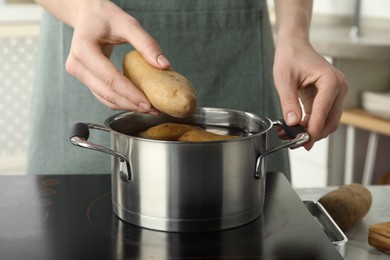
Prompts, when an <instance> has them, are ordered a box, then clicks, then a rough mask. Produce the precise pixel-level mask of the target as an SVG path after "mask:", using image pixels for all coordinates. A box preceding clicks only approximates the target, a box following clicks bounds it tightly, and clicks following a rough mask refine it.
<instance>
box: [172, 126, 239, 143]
mask: <svg viewBox="0 0 390 260" xmlns="http://www.w3.org/2000/svg"><path fill="white" fill-rule="evenodd" d="M234 138H238V136H232V135H219V134H214V133H211V132H208V131H206V130H203V129H194V130H191V131H188V132H186V133H185V134H183V135H182V136H180V137H179V139H178V141H182V142H208V141H219V140H230V139H234Z"/></svg>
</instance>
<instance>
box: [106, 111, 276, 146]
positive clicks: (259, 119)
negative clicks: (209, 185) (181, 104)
mask: <svg viewBox="0 0 390 260" xmlns="http://www.w3.org/2000/svg"><path fill="white" fill-rule="evenodd" d="M213 113H214V114H216V115H217V114H221V115H224V116H225V118H227V116H239V117H241V118H240V119H241V120H243V119H245V120H244V121H245V122H248V123H250V122H252V124H255V125H258V126H259V125H260V124H261V131H260V130H259V131H253V129H247V128H241V127H235V128H240V129H243V130H246V131H248V132H249V133H250V134H249V135H247V136H240V137H238V138H234V139H229V140H213V141H206V142H190V144H191V145H197V144H199V145H205V144H206V143H223V142H237V141H241V140H246V139H252V138H254V137H257V136H260V135H263V134H264V133H266V132H268V131H269V130H270V129H271V128H272V127H273V125H274V123H273V122H272V120H271V119H269V118H268V117H266V116H261V115H257V114H254V113H251V112H245V111H240V110H236V109H226V108H215V107H197V108H196V110H195V112H194V113H193V114H192V115H191V116H189V117H186V118H175V117H171V116H169V115H166V114H163V113H162V114H160V115H159V116H155V115H150V114H141V113H137V112H134V111H124V112H120V113H117V114H114V115H112V116H110V117H108V118H107V119H106V120H105V121H104V126H105V127H106V129H107V130H108V131H109V132H111V133H115V134H117V135H120V136H126V137H129V138H133V139H135V140H139V141H146V142H154V143H155V142H157V143H175V144H189V142H185V141H176V140H174V141H172V140H155V139H148V138H142V137H138V136H134V135H129V134H126V133H124V132H125V131H124V132H122V131H120V130H117V129H115V127H113V126H112V125H113V124H114V123H117V122H118V121H119V120H121V119H127V118H129V117H131V116H134V117H135V118H137V119H140V118H142V119H143V120H145V121H152V122H154V121H161V122H160V123H165V122H172V123H186V124H195V125H204V126H222V127H227V128H229V125H226V124H227V122H223V121H219V122H208V123H207V122H206V123H204V124H199V123H196V122H195V121H196V119H204V118H207V115H208V114H213ZM191 120H192V121H191ZM157 124H158V123H154V124H153V123H151V124H147V125H144V127H152V126H154V125H157ZM252 127H253V126H252ZM131 129H132V128H128V129H127V130H126V131H128V130H131Z"/></svg>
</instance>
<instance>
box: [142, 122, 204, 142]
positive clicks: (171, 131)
mask: <svg viewBox="0 0 390 260" xmlns="http://www.w3.org/2000/svg"><path fill="white" fill-rule="evenodd" d="M193 129H198V127H196V126H193V125H186V124H176V123H163V124H159V125H156V126H153V127H150V128H148V129H147V130H145V131H143V132H141V133H139V134H138V136H139V137H142V138H147V139H153V140H165V141H177V139H178V138H179V137H180V136H182V135H183V134H185V133H187V132H188V131H191V130H193Z"/></svg>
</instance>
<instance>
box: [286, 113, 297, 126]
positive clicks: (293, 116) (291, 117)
mask: <svg viewBox="0 0 390 260" xmlns="http://www.w3.org/2000/svg"><path fill="white" fill-rule="evenodd" d="M287 124H288V125H296V124H298V115H297V113H295V112H290V113H288V115H287Z"/></svg>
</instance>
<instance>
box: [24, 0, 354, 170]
mask: <svg viewBox="0 0 390 260" xmlns="http://www.w3.org/2000/svg"><path fill="white" fill-rule="evenodd" d="M37 2H38V3H40V4H41V5H42V6H43V7H44V8H45V9H46V10H47V11H48V13H45V14H44V17H43V20H42V29H41V37H40V40H39V51H38V65H37V74H36V81H35V88H34V94H33V95H34V96H33V98H34V99H33V111H32V114H33V116H32V120H31V121H32V130H31V139H30V140H31V143H30V150H29V161H28V172H29V173H41V174H44V173H47V174H61V173H65V174H70V173H108V172H109V166H110V158H109V156H107V155H104V154H100V153H96V152H93V151H86V150H84V149H77V148H74V147H72V146H71V144H70V143H69V141H68V140H67V132H68V129H69V127H70V126H71V125H73V123H75V122H98V123H102V122H103V121H104V119H105V118H107V117H108V116H109V115H111V114H112V113H116V112H115V111H113V110H132V111H137V112H139V113H150V114H158V111H157V110H156V109H154V108H153V107H152V106H151V104H150V102H149V101H148V99H147V98H146V97H145V96H144V95H143V93H142V92H140V91H139V90H138V89H137V88H136V87H135V86H134V85H133V84H132V82H130V81H129V80H128V79H127V78H125V77H124V76H123V75H122V73H121V71H120V68H121V62H122V59H123V56H124V54H125V53H126V52H127V51H129V50H130V49H132V48H135V49H137V50H138V51H139V52H140V53H141V54H142V55H143V56H144V58H145V59H146V60H147V61H148V62H149V63H150V64H151V65H153V66H155V67H157V68H161V69H166V68H168V67H169V66H173V67H174V68H175V69H176V70H177V71H179V72H180V73H181V74H183V75H185V76H186V77H187V78H189V79H190V80H191V81H192V83H193V85H194V86H195V88H196V91H197V94H198V100H199V105H200V106H212V107H221V108H234V109H239V110H243V111H248V112H253V113H256V114H260V115H265V116H267V117H270V118H279V117H281V115H282V113H281V111H280V104H279V99H278V96H277V93H278V94H279V98H280V102H281V107H282V111H283V117H284V119H285V120H286V122H287V124H289V125H295V124H298V123H300V122H301V120H303V121H302V122H301V123H302V125H303V126H304V127H306V128H307V131H308V133H309V135H310V141H309V142H308V143H307V144H306V145H305V148H306V149H308V150H309V149H310V148H311V147H312V146H313V144H314V142H315V141H317V140H319V139H321V138H324V137H326V136H327V135H328V134H329V133H331V132H332V131H334V130H335V129H336V127H337V125H338V122H339V119H340V116H341V110H342V101H343V99H344V97H345V94H346V91H347V84H346V82H345V80H344V77H343V75H342V73H341V72H339V71H338V70H337V69H335V68H334V67H332V66H331V65H330V64H329V63H328V62H326V61H325V60H324V59H323V58H322V57H321V56H320V55H319V54H318V53H316V52H315V50H314V49H313V47H312V46H311V45H310V43H309V27H310V17H311V9H312V1H311V0H290V1H282V0H276V1H275V7H276V14H277V23H276V26H277V40H276V52H275V51H274V49H273V37H272V30H271V26H270V24H269V19H268V13H267V6H266V1H265V0H240V1H236V0H195V1H193V0H191V1H189V0H187V1H183V0H164V1H156V0H115V1H108V0H68V1H60V0H38V1H37ZM114 46H115V48H113V47H114ZM274 54H275V60H273V59H274ZM107 57H110V60H109V59H108V58H107ZM273 64H274V67H273V68H272V66H273ZM68 73H69V74H70V75H69V74H68ZM71 75H73V76H74V77H72V76H71ZM273 77H274V79H275V86H276V90H277V91H275V88H274V85H273ZM85 86H86V87H85ZM91 93H92V94H91ZM298 96H300V98H301V102H302V103H303V105H304V110H305V114H306V116H305V118H303V112H302V109H301V106H300V103H299V99H298ZM97 100H98V101H100V102H98V101H97ZM280 135H281V136H282V135H283V134H282V133H280ZM93 137H94V138H95V139H94V142H96V143H99V144H102V145H106V146H109V142H110V139H109V136H108V135H107V134H105V133H96V134H95V133H94V134H93ZM271 139H272V140H271V144H270V145H275V144H276V143H277V142H278V140H277V139H278V138H277V135H276V134H275V136H273V137H272V138H271ZM268 170H271V171H282V172H284V173H285V174H286V175H287V176H289V163H288V156H287V152H286V151H281V152H278V153H276V154H274V155H271V156H269V157H268Z"/></svg>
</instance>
